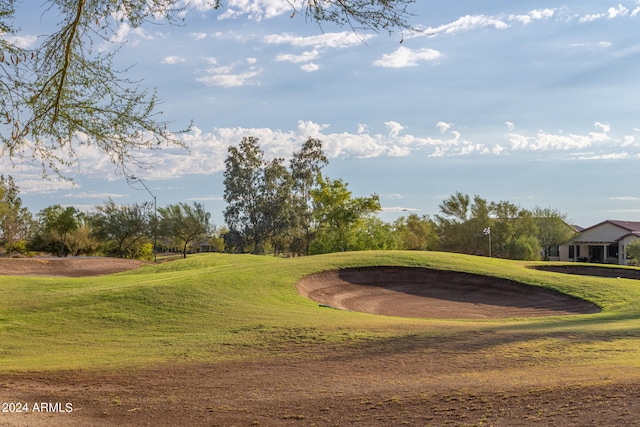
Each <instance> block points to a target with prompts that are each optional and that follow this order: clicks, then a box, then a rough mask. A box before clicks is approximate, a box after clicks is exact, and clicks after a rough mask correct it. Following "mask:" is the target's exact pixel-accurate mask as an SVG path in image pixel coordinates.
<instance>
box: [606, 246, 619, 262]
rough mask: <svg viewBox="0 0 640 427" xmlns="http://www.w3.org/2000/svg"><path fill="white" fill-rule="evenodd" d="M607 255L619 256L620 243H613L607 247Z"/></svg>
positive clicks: (610, 256) (611, 256)
mask: <svg viewBox="0 0 640 427" xmlns="http://www.w3.org/2000/svg"><path fill="white" fill-rule="evenodd" d="M607 257H609V258H618V244H617V243H612V244H610V245H609V246H608V247H607Z"/></svg>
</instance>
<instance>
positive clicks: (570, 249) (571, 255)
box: [569, 245, 575, 259]
mask: <svg viewBox="0 0 640 427" xmlns="http://www.w3.org/2000/svg"><path fill="white" fill-rule="evenodd" d="M574 248H575V246H573V245H569V259H574V258H575V250H574Z"/></svg>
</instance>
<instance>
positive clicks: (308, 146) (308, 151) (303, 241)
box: [289, 138, 329, 254]
mask: <svg viewBox="0 0 640 427" xmlns="http://www.w3.org/2000/svg"><path fill="white" fill-rule="evenodd" d="M328 163H329V160H328V159H327V157H326V156H325V154H324V151H323V150H322V141H320V140H319V139H315V138H309V139H307V141H306V142H305V143H304V145H303V146H302V148H301V149H300V151H298V152H296V153H294V154H293V157H292V158H291V161H290V162H289V169H290V171H291V177H292V179H293V181H292V194H293V198H294V200H293V209H292V212H293V213H294V227H295V229H294V230H293V234H294V237H293V238H294V240H297V241H299V242H300V243H299V244H296V245H294V247H296V249H298V252H303V253H304V254H308V253H309V243H310V241H311V227H312V222H313V198H312V197H311V190H312V189H313V188H314V187H315V186H317V184H318V178H319V177H320V171H321V170H322V168H323V167H324V166H326V165H327V164H328ZM297 230H299V231H300V232H299V233H298V232H297Z"/></svg>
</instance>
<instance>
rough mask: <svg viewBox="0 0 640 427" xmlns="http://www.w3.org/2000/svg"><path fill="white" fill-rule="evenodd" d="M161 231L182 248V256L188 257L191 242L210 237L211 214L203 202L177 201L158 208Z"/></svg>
mask: <svg viewBox="0 0 640 427" xmlns="http://www.w3.org/2000/svg"><path fill="white" fill-rule="evenodd" d="M158 214H160V227H159V228H160V233H161V234H162V235H163V236H164V237H166V238H168V239H170V240H171V241H172V242H174V243H176V244H178V245H180V247H181V248H182V249H181V250H182V257H183V258H186V257H187V248H188V247H189V244H190V243H192V242H194V241H196V240H198V239H202V240H203V241H204V240H205V239H206V238H207V237H208V234H209V231H210V230H211V214H210V213H209V212H207V211H206V210H205V208H204V205H203V204H202V203H197V202H194V203H193V206H191V205H189V204H187V203H177V204H173V205H169V206H167V207H164V208H158Z"/></svg>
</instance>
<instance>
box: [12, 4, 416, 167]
mask: <svg viewBox="0 0 640 427" xmlns="http://www.w3.org/2000/svg"><path fill="white" fill-rule="evenodd" d="M282 1H283V2H286V4H287V5H288V6H289V7H290V8H291V11H292V17H293V16H295V15H296V14H298V13H301V14H304V15H305V16H306V18H308V19H309V20H312V21H315V22H317V23H319V24H322V23H324V22H331V23H335V24H338V25H341V26H350V27H351V28H353V29H354V30H356V31H359V30H373V31H381V30H388V31H393V30H403V29H408V28H410V25H409V24H408V18H409V17H410V13H409V12H408V8H409V5H410V4H411V3H413V1H414V0H326V1H315V0H313V1H308V0H282ZM198 3H199V6H200V7H209V8H212V9H219V8H224V7H225V6H224V5H223V4H222V2H221V1H220V0H203V1H201V2H198ZM256 3H258V2H256ZM188 4H189V3H188V2H185V1H183V0H145V1H117V0H94V1H88V0H45V2H44V5H43V9H42V10H43V13H42V15H41V18H44V17H46V16H55V17H57V19H58V21H57V23H56V25H54V26H53V29H52V30H51V31H50V34H48V35H45V36H42V37H40V38H38V40H37V45H36V46H35V48H33V49H27V48H24V47H22V46H20V45H19V43H18V42H17V41H16V40H17V37H15V36H16V35H19V34H20V32H19V29H18V28H17V27H16V25H15V22H14V21H15V17H16V5H18V6H20V5H21V4H20V3H16V2H15V1H14V0H0V117H1V118H2V119H3V123H4V127H3V128H0V141H1V144H2V152H3V153H5V154H6V155H8V156H9V157H11V158H24V159H32V160H33V161H35V162H39V163H40V164H41V165H42V166H43V170H45V169H46V168H47V167H49V168H52V169H53V170H55V171H58V173H60V172H59V171H60V169H59V168H60V166H62V165H66V164H70V163H74V162H75V161H76V160H77V157H78V153H77V148H78V147H79V146H84V145H91V146H94V147H96V148H98V149H99V150H101V151H102V152H103V153H104V154H105V155H106V156H108V158H109V159H110V160H111V161H112V162H114V163H115V164H116V165H118V166H119V167H126V166H127V165H128V164H129V163H131V162H136V161H137V160H138V159H137V158H136V153H137V152H138V151H139V150H140V149H155V148H157V147H160V146H164V145H165V143H169V144H174V145H175V144H177V145H181V142H180V140H179V138H177V137H176V133H174V132H171V131H170V130H169V129H168V126H167V125H168V124H169V122H167V121H163V120H160V119H159V118H158V117H159V113H160V111H159V108H158V99H157V96H156V93H155V91H152V90H149V89H147V88H144V87H142V86H141V85H140V84H139V82H137V81H135V80H132V79H131V78H130V77H129V76H130V74H129V73H128V69H127V68H123V69H118V68H116V66H115V64H116V58H117V54H118V45H117V44H115V43H114V42H112V40H114V39H116V38H115V37H113V36H114V35H116V34H117V31H118V29H119V28H120V26H121V25H127V26H129V27H130V28H134V29H135V28H139V27H141V26H143V25H148V24H150V23H157V22H159V21H161V20H162V21H164V22H169V23H179V22H181V21H182V20H183V19H182V15H183V14H184V12H185V10H186V8H187V7H188ZM258 6H259V5H258ZM32 7H33V5H32Z"/></svg>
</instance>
